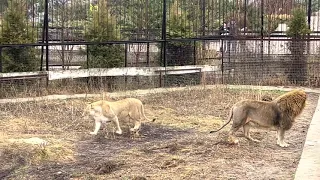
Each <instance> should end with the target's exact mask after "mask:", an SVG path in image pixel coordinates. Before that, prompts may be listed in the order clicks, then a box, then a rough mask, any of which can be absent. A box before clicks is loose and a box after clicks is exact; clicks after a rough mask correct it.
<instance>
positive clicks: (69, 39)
mask: <svg viewBox="0 0 320 180" xmlns="http://www.w3.org/2000/svg"><path fill="white" fill-rule="evenodd" d="M0 4H1V5H0V26H1V29H0V35H1V38H0V41H1V42H0V43H1V45H0V53H1V54H0V70H1V72H2V73H12V72H36V71H44V73H45V74H47V76H44V75H43V74H41V73H40V75H39V76H38V75H36V74H39V73H33V74H32V73H29V74H28V73H24V74H19V73H18V74H2V75H1V77H0V78H1V92H2V93H1V96H14V94H19V93H18V92H24V93H25V92H28V93H29V94H32V93H33V92H34V94H36V95H38V94H48V93H70V92H72V93H83V92H93V91H101V90H106V91H114V90H127V89H139V88H155V87H164V86H186V85H198V84H220V83H225V84H227V83H228V84H260V85H297V84H298V85H304V86H316V87H318V86H319V85H320V83H319V81H320V74H319V66H320V60H319V58H318V57H319V40H320V38H319V36H318V34H319V27H320V25H319V24H318V22H319V18H320V14H319V12H320V11H319V9H320V3H319V2H318V1H315V0H307V1H293V0H280V1H279V0H261V1H249V0H238V1H228V0H160V1H159V0H72V1H71V0H54V1H49V0H8V1H7V0H5V1H3V2H1V3H0ZM297 9H300V10H301V13H302V16H301V17H302V19H303V23H304V24H303V23H302V24H298V25H297V24H292V22H293V19H294V16H296V17H297V16H299V14H298V15H297V14H294V12H295V11H297ZM301 13H300V15H301ZM300 19H301V18H300ZM295 25H296V26H297V27H302V28H303V27H304V26H306V28H305V29H308V30H309V31H304V30H305V29H301V31H299V32H303V34H298V36H297V34H295V32H292V31H290V28H289V26H293V27H295ZM291 29H296V28H291ZM145 67H146V68H145ZM55 72H56V73H55ZM61 74H63V78H59V77H62V75H61ZM68 74H69V75H68ZM31 78H32V79H31ZM13 89H15V90H13ZM30 89H34V90H33V91H31V90H30ZM10 94H11V95H10Z"/></svg>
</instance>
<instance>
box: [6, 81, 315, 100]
mask: <svg viewBox="0 0 320 180" xmlns="http://www.w3.org/2000/svg"><path fill="white" fill-rule="evenodd" d="M204 88H205V89H213V88H230V89H252V90H253V89H255V90H279V91H291V90H293V89H303V90H304V91H306V92H308V93H320V89H319V88H313V89H311V88H304V87H284V86H278V87H274V86H250V85H200V86H191V87H177V88H154V89H147V90H133V91H121V92H114V93H104V95H107V96H108V97H123V96H126V95H135V96H142V95H147V94H153V93H161V92H171V91H183V90H187V89H204ZM94 97H101V98H102V97H103V93H101V94H73V95H48V96H41V97H31V98H12V99H0V104H5V103H17V102H31V101H45V100H65V99H77V98H94Z"/></svg>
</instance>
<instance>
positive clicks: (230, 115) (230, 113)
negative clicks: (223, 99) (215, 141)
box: [210, 107, 233, 133]
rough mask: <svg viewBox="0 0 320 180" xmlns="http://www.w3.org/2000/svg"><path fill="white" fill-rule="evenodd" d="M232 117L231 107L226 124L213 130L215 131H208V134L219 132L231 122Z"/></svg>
mask: <svg viewBox="0 0 320 180" xmlns="http://www.w3.org/2000/svg"><path fill="white" fill-rule="evenodd" d="M232 117H233V107H232V108H231V110H230V112H229V117H228V118H229V120H228V122H227V123H225V124H224V125H223V126H222V127H220V128H219V129H217V130H215V131H210V133H215V132H218V131H220V130H221V129H223V128H224V127H225V126H226V125H228V124H229V123H230V122H231V119H232Z"/></svg>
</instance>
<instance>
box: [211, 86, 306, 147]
mask: <svg viewBox="0 0 320 180" xmlns="http://www.w3.org/2000/svg"><path fill="white" fill-rule="evenodd" d="M306 99H307V95H306V93H305V92H304V91H302V90H293V91H291V92H288V93H285V94H283V95H281V96H279V97H278V98H276V99H274V100H272V101H256V100H242V101H239V102H238V103H236V104H234V105H233V106H232V108H231V110H230V113H229V118H228V122H227V123H226V124H224V125H223V126H222V127H221V128H219V129H218V130H215V131H210V133H213V132H217V131H219V130H221V129H222V128H224V127H225V126H226V125H227V124H229V123H230V122H231V120H232V119H233V124H232V127H231V129H230V131H229V136H233V135H234V133H235V132H236V131H237V130H238V129H239V128H240V127H243V131H244V136H245V137H246V138H248V139H249V140H252V141H256V142H259V141H258V140H256V139H253V138H251V136H250V127H253V126H255V127H260V128H267V129H271V130H276V131H277V135H278V140H277V144H278V145H279V146H281V147H288V146H289V144H287V143H286V142H284V134H285V131H287V130H289V129H290V128H291V127H292V125H293V122H294V120H295V118H296V117H297V116H298V115H299V114H300V113H301V112H302V110H303V109H304V107H305V104H306Z"/></svg>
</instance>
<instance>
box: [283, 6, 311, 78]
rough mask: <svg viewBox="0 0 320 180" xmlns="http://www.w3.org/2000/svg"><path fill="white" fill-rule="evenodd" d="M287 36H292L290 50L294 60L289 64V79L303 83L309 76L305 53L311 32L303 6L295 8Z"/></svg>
mask: <svg viewBox="0 0 320 180" xmlns="http://www.w3.org/2000/svg"><path fill="white" fill-rule="evenodd" d="M288 26H289V29H288V31H287V36H288V37H291V41H290V42H289V50H290V51H291V54H292V56H291V58H292V62H291V63H290V65H289V71H288V79H289V81H291V82H293V83H297V82H298V83H303V82H304V81H305V80H306V76H307V64H306V63H307V62H306V61H307V58H306V56H305V55H304V52H305V50H306V41H305V39H306V37H307V34H308V33H310V29H309V28H308V24H307V22H306V12H305V11H304V9H302V8H297V9H295V10H293V17H292V19H291V20H290V22H289V24H288Z"/></svg>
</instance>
